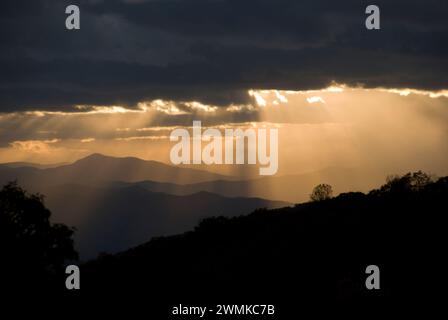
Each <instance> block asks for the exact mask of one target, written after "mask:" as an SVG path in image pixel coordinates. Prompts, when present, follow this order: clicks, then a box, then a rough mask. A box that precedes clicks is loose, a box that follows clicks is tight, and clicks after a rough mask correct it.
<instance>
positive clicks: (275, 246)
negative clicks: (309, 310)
mask: <svg viewBox="0 0 448 320" xmlns="http://www.w3.org/2000/svg"><path fill="white" fill-rule="evenodd" d="M447 197H448V177H445V178H441V179H439V180H437V181H435V182H432V181H430V179H429V178H428V176H426V175H424V174H422V173H420V172H419V173H415V174H408V175H406V176H404V177H401V178H395V179H392V180H390V181H388V183H387V184H385V185H384V186H382V187H381V188H380V189H376V190H373V191H371V192H370V193H368V194H363V193H346V194H341V195H339V196H338V197H336V198H333V199H330V200H325V201H320V202H313V203H305V204H301V205H297V206H295V207H291V208H283V209H276V210H257V211H255V212H253V213H252V214H250V215H248V216H243V217H237V218H224V217H221V218H211V219H207V220H205V221H203V222H201V223H200V224H199V225H198V226H197V227H196V228H195V230H194V231H193V232H188V233H185V234H182V235H179V236H174V237H163V238H159V239H153V240H152V241H150V242H148V243H147V244H144V245H141V246H139V247H136V248H134V249H131V250H128V251H126V252H123V253H120V254H117V255H113V256H105V257H102V258H101V259H98V260H95V261H92V262H90V263H88V264H86V265H84V266H83V268H82V272H83V274H84V282H83V285H84V287H83V290H84V292H87V293H89V292H91V293H95V294H97V293H99V292H101V293H103V294H104V293H105V292H108V293H111V294H112V295H113V294H114V293H118V292H126V293H127V295H126V298H125V297H123V296H121V297H120V301H121V303H125V302H131V301H132V302H133V303H134V304H135V306H138V303H137V302H136V301H143V296H144V301H151V305H153V306H155V307H154V308H152V312H154V310H158V311H159V312H160V314H161V315H164V316H165V318H168V317H167V312H168V310H169V307H170V306H173V305H176V304H179V303H187V302H186V301H188V302H190V303H191V304H194V303H198V301H200V303H202V304H214V303H273V304H276V306H277V308H278V309H280V310H281V312H280V314H283V315H285V314H288V313H291V315H293V314H297V313H298V312H299V313H300V310H301V308H303V307H304V306H307V305H309V303H312V304H315V305H316V306H318V308H317V309H314V310H315V311H319V310H322V308H323V309H326V308H328V307H329V306H330V305H332V303H334V305H333V306H336V305H337V306H338V307H341V306H349V307H351V308H353V307H354V306H364V307H366V308H368V309H364V310H374V309H377V308H380V307H383V306H386V305H392V304H393V303H398V302H399V301H407V302H409V301H411V300H408V299H409V298H418V301H420V302H421V301H422V299H423V296H428V295H431V294H432V293H433V291H431V290H430V288H425V287H426V286H428V287H431V286H433V285H435V284H436V283H437V282H434V281H439V280H438V279H439V278H442V277H443V275H444V272H445V271H444V269H443V267H442V265H441V264H440V261H441V260H442V255H443V252H444V251H441V249H442V243H443V242H442V239H445V238H446V237H445V232H446V227H447V226H446V223H445V220H446V219H445V217H444V216H445V215H446V212H448V202H447V201H446V199H447ZM368 265H377V266H378V267H379V268H380V271H381V278H380V279H381V289H380V290H373V291H370V290H367V289H366V287H365V280H366V277H367V275H366V273H365V270H366V267H367V266H368ZM111 279H113V281H111ZM424 289H425V290H424ZM128 299H129V300H128ZM260 301H262V302H260ZM329 303H330V304H329ZM298 308H299V309H298ZM328 310H329V311H331V310H333V309H331V308H330V309H328ZM282 312H283V313H282Z"/></svg>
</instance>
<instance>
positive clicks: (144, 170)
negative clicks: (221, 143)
mask: <svg viewBox="0 0 448 320" xmlns="http://www.w3.org/2000/svg"><path fill="white" fill-rule="evenodd" d="M12 179H18V180H19V182H20V183H21V184H24V185H30V186H33V185H37V186H40V185H43V184H45V185H58V184H63V183H78V184H97V183H100V182H104V181H125V182H133V181H141V180H152V181H157V182H173V181H176V183H180V184H186V183H199V182H206V181H213V180H222V179H224V180H226V179H232V177H228V176H223V175H219V174H214V173H210V172H207V171H202V170H196V169H187V168H179V167H175V166H170V165H167V164H164V163H161V162H156V161H146V160H141V159H138V158H132V157H128V158H114V157H108V156H104V155H100V154H92V155H90V156H88V157H86V158H83V159H81V160H78V161H76V162H74V163H72V164H68V165H64V166H60V167H56V168H45V169H39V168H34V167H11V166H8V165H0V183H5V182H6V181H10V180H12Z"/></svg>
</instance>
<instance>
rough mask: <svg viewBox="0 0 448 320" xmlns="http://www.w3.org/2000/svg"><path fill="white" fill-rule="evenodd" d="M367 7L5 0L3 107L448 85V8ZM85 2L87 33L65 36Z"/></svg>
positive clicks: (420, 4) (235, 0) (317, 1)
mask: <svg viewBox="0 0 448 320" xmlns="http://www.w3.org/2000/svg"><path fill="white" fill-rule="evenodd" d="M374 3H375V4H377V5H378V6H380V8H381V18H382V20H381V23H382V24H381V27H382V29H381V30H379V31H368V30H366V28H365V27H364V21H365V17H366V15H365V14H364V11H365V8H366V6H367V5H368V4H371V1H369V2H367V1H360V0H345V1H334V0H312V1H311V0H306V1H300V0H269V1H268V0H245V1H242V0H160V1H158V0H147V1H145V0H107V1H102V0H83V1H65V0H58V1H56V0H34V1H20V0H2V1H1V4H0V38H1V42H0V70H1V72H0V110H1V111H3V112H7V111H16V110H24V109H47V110H55V109H64V110H70V108H71V106H72V105H75V104H98V105H106V104H120V105H126V106H130V107H132V106H134V105H135V103H136V102H138V101H142V100H148V99H153V98H163V99H172V100H184V101H186V100H199V101H202V102H204V103H211V104H217V105H228V104H230V103H246V102H247V99H249V97H248V95H247V90H248V89H250V88H259V89H263V88H277V89H291V90H300V89H313V88H321V87H325V86H327V85H328V84H330V83H331V81H333V80H334V81H337V82H341V83H346V84H350V85H356V84H364V85H365V86H367V87H377V86H382V87H394V88H403V87H410V88H418V89H426V90H438V89H442V88H447V87H448V83H447V82H448V80H447V77H446V74H447V71H448V64H447V59H448V44H447V41H446V36H447V35H448V30H447V29H448V24H447V23H446V15H447V14H448V5H447V3H446V2H445V1H440V0H427V1H417V0H414V1H413V0H407V1H404V0H397V1H384V0H383V1H374ZM69 4H78V5H79V6H80V9H81V30H79V31H68V30H66V29H65V18H66V15H65V7H66V6H67V5H69Z"/></svg>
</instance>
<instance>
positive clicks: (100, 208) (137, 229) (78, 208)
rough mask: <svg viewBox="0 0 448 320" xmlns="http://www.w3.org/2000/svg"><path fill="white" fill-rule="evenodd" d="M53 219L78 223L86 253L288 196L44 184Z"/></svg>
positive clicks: (79, 243) (79, 242)
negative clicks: (273, 197) (178, 193)
mask: <svg viewBox="0 0 448 320" xmlns="http://www.w3.org/2000/svg"><path fill="white" fill-rule="evenodd" d="M41 193H43V194H45V195H46V204H47V206H48V207H49V209H50V210H51V211H52V212H53V216H52V220H53V221H54V222H59V223H64V224H66V225H69V226H74V227H76V228H77V230H78V231H77V232H76V233H75V245H76V249H77V250H78V251H79V253H80V254H81V257H82V258H93V257H96V255H97V254H98V253H100V252H108V253H114V252H117V251H120V250H125V249H128V248H130V247H132V246H135V245H138V244H141V243H144V242H145V241H148V240H149V239H151V238H152V237H154V236H163V235H171V234H176V233H182V232H185V231H188V230H192V229H193V227H194V226H195V225H196V224H197V223H198V222H199V221H200V220H201V219H203V218H207V217H211V216H217V215H222V216H227V217H233V216H238V215H242V214H247V213H248V212H251V211H253V210H255V209H257V208H279V207H284V206H287V205H289V203H286V202H279V201H269V200H264V199H259V198H243V197H237V198H227V197H223V196H219V195H216V194H212V193H208V192H200V193H195V194H191V195H187V196H175V195H169V194H164V193H157V192H150V191H148V190H145V189H143V188H140V187H138V186H131V187H124V188H97V187H88V186H83V185H73V184H72V185H60V186H56V187H47V188H42V190H41Z"/></svg>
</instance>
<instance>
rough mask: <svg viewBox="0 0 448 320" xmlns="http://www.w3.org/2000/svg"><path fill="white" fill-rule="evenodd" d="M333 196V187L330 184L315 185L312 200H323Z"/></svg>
mask: <svg viewBox="0 0 448 320" xmlns="http://www.w3.org/2000/svg"><path fill="white" fill-rule="evenodd" d="M332 196H333V188H332V187H331V186H330V185H329V184H325V183H324V184H319V185H317V186H315V187H314V189H313V192H312V193H311V195H310V199H311V200H312V201H323V200H327V199H331V197H332Z"/></svg>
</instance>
